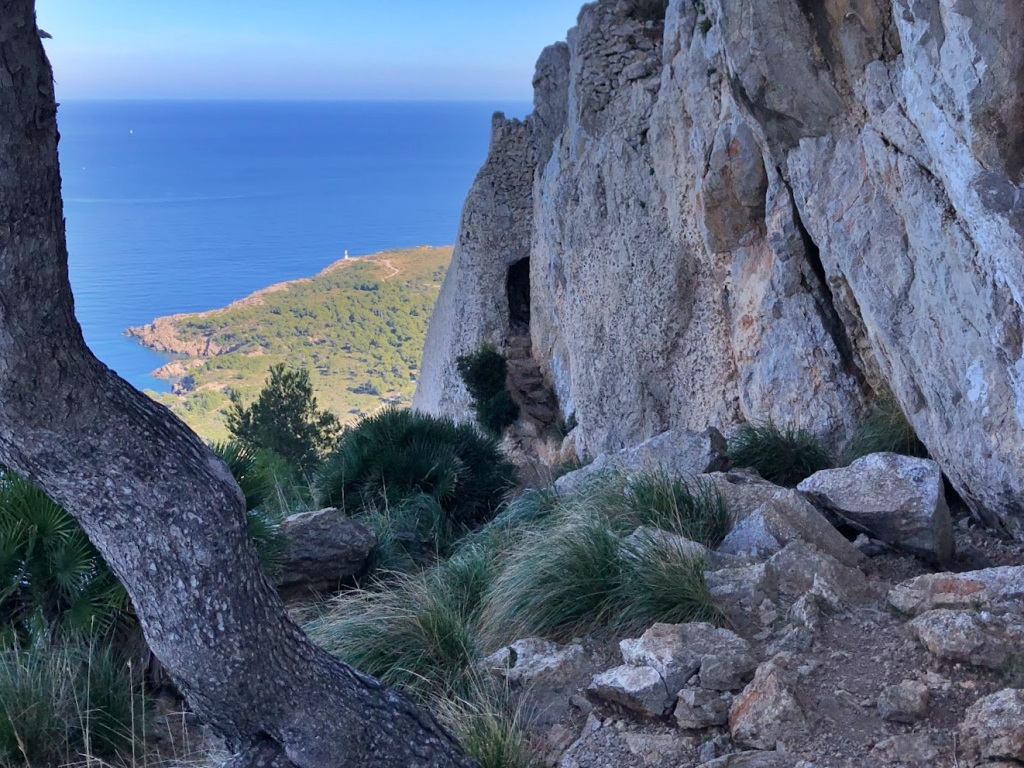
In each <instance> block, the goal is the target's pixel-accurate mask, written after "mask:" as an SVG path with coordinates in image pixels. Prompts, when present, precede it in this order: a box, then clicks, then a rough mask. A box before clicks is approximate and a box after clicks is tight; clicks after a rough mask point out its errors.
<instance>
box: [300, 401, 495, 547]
mask: <svg viewBox="0 0 1024 768" xmlns="http://www.w3.org/2000/svg"><path fill="white" fill-rule="evenodd" d="M514 484H515V468H514V467H513V466H512V464H511V463H510V462H509V461H508V460H507V459H506V458H505V457H504V456H503V455H502V453H501V451H500V450H499V448H498V444H497V442H496V441H495V440H493V439H490V438H487V437H484V436H483V435H481V434H480V433H479V432H477V431H476V430H475V429H474V428H473V427H471V426H469V425H465V424H455V423H454V422H452V421H450V420H447V419H439V418H435V417H433V416H428V415H425V414H419V413H414V412H412V411H408V410H398V409H395V408H388V409H386V410H384V411H381V412H380V413H378V414H376V415H375V416H371V417H369V418H367V419H364V420H363V421H361V422H360V423H359V424H358V425H356V426H354V427H350V428H347V429H346V430H345V431H344V432H343V433H342V436H341V438H340V440H339V441H338V446H337V448H336V450H335V451H334V452H333V453H332V454H331V455H330V456H329V457H328V458H327V460H326V461H325V463H324V467H323V469H322V471H321V472H320V475H319V477H318V481H317V491H318V493H317V496H318V500H319V502H320V503H321V504H324V505H333V506H337V507H341V508H344V509H345V510H346V511H347V512H348V513H349V514H353V515H354V514H357V513H358V512H359V511H361V510H365V509H370V510H375V511H376V513H377V514H384V515H387V516H389V517H390V516H392V515H394V516H393V517H392V521H393V522H402V518H403V517H405V516H406V515H407V513H408V512H409V510H410V508H412V509H414V510H416V511H418V512H420V513H421V514H422V513H424V512H426V513H427V515H429V516H430V517H431V519H430V520H428V521H427V525H429V526H435V527H436V528H437V529H438V530H439V534H438V535H439V536H440V537H441V539H443V540H444V541H451V540H453V539H454V538H455V537H457V536H458V535H461V534H462V533H464V532H465V531H467V530H469V529H471V528H472V527H473V526H474V525H477V524H479V523H482V522H484V521H486V520H489V519H490V518H491V517H492V516H493V515H494V513H495V511H496V510H497V509H498V506H499V505H500V504H501V502H502V501H503V499H504V497H505V495H506V493H507V492H508V491H509V490H510V489H511V488H512V487H513V486H514ZM423 496H426V497H430V498H431V499H433V502H434V503H433V504H429V505H428V504H424V503H423V501H422V497H423ZM395 513H398V514H395ZM435 516H438V517H439V519H437V520H435V519H433V518H434V517H435ZM404 525H405V526H406V532H408V533H412V534H413V535H415V534H416V533H417V531H420V530H422V526H421V525H420V523H419V522H415V523H414V524H412V525H413V529H412V530H409V525H410V522H409V521H408V520H406V521H405V522H404Z"/></svg>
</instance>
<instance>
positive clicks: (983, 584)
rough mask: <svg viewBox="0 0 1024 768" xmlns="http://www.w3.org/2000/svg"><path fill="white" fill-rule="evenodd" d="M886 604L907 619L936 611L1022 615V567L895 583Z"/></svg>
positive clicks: (920, 577)
mask: <svg viewBox="0 0 1024 768" xmlns="http://www.w3.org/2000/svg"><path fill="white" fill-rule="evenodd" d="M888 600H889V605H891V606H892V607H893V608H895V609H896V610H898V611H899V612H900V613H905V614H907V615H909V616H918V615H920V614H922V613H925V612H926V611H933V610H935V609H938V608H949V609H954V610H975V611H999V612H1007V613H1018V614H1019V613H1022V612H1024V607H1022V606H1024V566H1017V565H1014V566H1001V567H999V568H986V569H984V570H981V571H967V572H964V573H929V574H926V575H924V576H918V577H917V578H914V579H910V580H909V581H905V582H903V583H902V584H898V585H897V586H896V587H894V588H893V589H892V590H891V591H890V592H889V597H888Z"/></svg>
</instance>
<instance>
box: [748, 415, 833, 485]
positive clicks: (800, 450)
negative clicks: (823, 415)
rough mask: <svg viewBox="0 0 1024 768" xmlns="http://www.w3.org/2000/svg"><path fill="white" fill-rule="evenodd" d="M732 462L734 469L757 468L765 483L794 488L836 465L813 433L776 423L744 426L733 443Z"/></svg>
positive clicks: (764, 422)
mask: <svg viewBox="0 0 1024 768" xmlns="http://www.w3.org/2000/svg"><path fill="white" fill-rule="evenodd" d="M729 460H730V461H731V462H732V465H733V466H734V467H738V468H750V469H754V470H756V471H757V473H758V474H759V475H761V477H763V478H764V479H765V480H767V481H769V482H771V483H776V484H777V485H784V486H787V487H790V488H792V487H794V486H796V485H798V484H799V483H800V482H801V481H803V480H806V479H807V478H808V477H810V476H811V475H813V474H814V473H815V472H819V471H821V470H823V469H829V468H831V467H832V466H833V461H832V457H831V456H829V454H828V451H826V450H825V448H824V447H823V446H822V445H821V443H820V442H819V441H818V438H817V437H815V436H814V435H813V434H812V433H811V432H808V431H807V430H805V429H798V428H796V427H792V426H785V427H780V426H777V425H776V424H774V423H773V422H772V421H761V422H755V423H750V424H744V425H743V426H741V427H740V428H739V430H738V431H737V433H736V436H735V437H734V438H733V439H732V440H731V441H730V444H729Z"/></svg>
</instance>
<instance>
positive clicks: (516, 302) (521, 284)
mask: <svg viewBox="0 0 1024 768" xmlns="http://www.w3.org/2000/svg"><path fill="white" fill-rule="evenodd" d="M506 289H507V291H508V324H509V329H510V330H511V331H512V333H527V332H528V331H529V330H530V258H529V257H526V258H525V259H520V260H519V261H517V262H516V263H515V264H513V265H512V266H511V267H509V268H508V278H507V282H506Z"/></svg>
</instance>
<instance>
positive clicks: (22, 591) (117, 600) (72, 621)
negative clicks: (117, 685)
mask: <svg viewBox="0 0 1024 768" xmlns="http://www.w3.org/2000/svg"><path fill="white" fill-rule="evenodd" d="M128 611H129V608H128V600H127V594H126V593H125V591H124V589H123V588H122V587H121V585H120V583H119V582H118V581H117V579H116V578H115V577H114V575H113V573H112V572H111V571H110V569H109V568H108V567H107V564H106V563H105V562H104V561H103V558H102V557H101V556H100V554H99V552H98V551H96V549H95V547H93V545H92V544H91V543H90V542H89V540H88V538H87V537H86V535H85V533H84V532H83V531H82V529H81V527H80V526H79V525H78V522H77V521H76V520H75V519H74V518H73V517H72V516H71V515H70V514H69V513H68V512H67V511H66V510H64V509H63V508H62V507H60V506H59V505H57V504H56V503H54V502H53V501H52V500H51V499H50V498H49V497H47V496H46V494H45V493H43V492H42V491H41V490H39V489H38V488H36V487H35V486H34V485H32V484H31V483H29V482H27V481H26V480H23V479H21V478H20V477H18V476H17V475H14V474H13V473H10V472H7V473H5V474H4V475H3V478H2V479H0V619H2V621H3V623H4V624H5V625H7V626H8V627H12V628H14V629H15V631H16V633H17V634H20V635H23V636H24V635H25V634H31V633H33V630H37V631H47V630H49V629H50V628H56V629H60V630H67V631H72V632H104V631H106V630H109V629H111V628H112V627H113V626H114V625H115V624H117V623H118V622H119V621H120V620H122V619H124V618H125V617H126V616H127V615H128Z"/></svg>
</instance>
